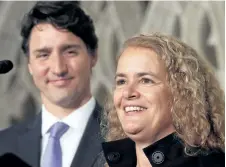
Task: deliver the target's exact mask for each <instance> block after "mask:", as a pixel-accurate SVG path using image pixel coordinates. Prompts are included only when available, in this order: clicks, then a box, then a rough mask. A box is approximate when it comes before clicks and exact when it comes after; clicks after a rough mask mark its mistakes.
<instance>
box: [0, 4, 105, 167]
mask: <svg viewBox="0 0 226 167" xmlns="http://www.w3.org/2000/svg"><path fill="white" fill-rule="evenodd" d="M21 35H22V38H23V41H22V50H23V51H24V53H25V55H26V56H27V57H28V69H29V72H30V74H31V76H32V77H33V81H34V84H35V85H36V87H37V88H38V89H39V91H40V95H41V101H42V110H41V112H40V113H39V114H38V115H37V116H36V117H35V118H34V119H31V120H28V121H27V122H24V123H22V124H20V125H16V126H12V127H10V128H8V129H6V130H3V131H1V132H0V155H4V154H6V153H12V154H13V155H15V156H17V157H19V158H20V159H21V160H22V161H24V162H25V163H27V164H28V165H30V166H32V167H38V166H41V167H70V166H71V167H91V166H92V164H93V163H94V161H95V160H96V157H97V156H98V154H99V153H100V152H101V144H100V143H101V137H100V128H99V112H100V107H99V105H98V104H97V102H96V100H95V99H94V97H93V96H92V95H91V90H90V80H91V73H92V68H93V67H94V66H95V64H96V61H97V47H98V39H97V37H96V34H95V30H94V25H93V21H92V20H91V18H90V17H89V16H88V15H86V14H85V13H84V11H83V10H82V9H81V8H80V6H79V4H78V3H77V2H69V1H66V2H60V1H58V2H48V1H47V2H44V1H43V2H37V3H36V4H35V6H34V7H33V8H32V9H31V10H30V12H29V13H27V14H26V15H25V17H24V20H23V24H22V29H21Z"/></svg>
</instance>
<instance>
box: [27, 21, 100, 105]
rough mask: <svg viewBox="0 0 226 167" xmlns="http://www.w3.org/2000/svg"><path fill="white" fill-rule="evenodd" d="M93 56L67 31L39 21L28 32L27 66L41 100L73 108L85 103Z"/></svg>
mask: <svg viewBox="0 0 226 167" xmlns="http://www.w3.org/2000/svg"><path fill="white" fill-rule="evenodd" d="M96 59H97V57H96V55H90V53H89V51H88V50H87V47H86V45H85V43H84V42H83V41H82V40H81V39H80V38H79V37H77V36H76V35H74V34H73V33H71V32H69V31H66V30H62V29H57V28H55V27H53V26H52V25H51V24H48V23H41V24H38V25H36V26H35V27H34V28H33V30H32V32H31V35H30V41H29V62H28V68H29V72H30V74H31V75H32V77H33V80H34V83H35V85H36V86H37V88H38V89H39V90H40V92H41V97H42V102H43V103H44V104H52V105H57V106H61V107H65V108H73V109H74V108H78V107H80V106H81V105H83V104H84V103H86V102H87V101H88V100H89V98H90V97H91V93H90V77H91V69H92V67H93V66H95V64H96Z"/></svg>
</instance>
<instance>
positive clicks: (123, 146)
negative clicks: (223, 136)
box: [96, 134, 225, 167]
mask: <svg viewBox="0 0 226 167" xmlns="http://www.w3.org/2000/svg"><path fill="white" fill-rule="evenodd" d="M102 147H103V153H104V154H103V155H104V157H105V160H106V161H107V163H108V165H109V166H110V167H136V163H137V162H136V151H135V143H134V142H133V141H132V140H130V139H122V140H117V141H112V142H106V143H103V144H102ZM184 150H185V149H184V145H183V143H182V141H181V140H179V139H178V138H177V137H176V136H175V135H174V134H171V135H169V136H167V137H165V138H163V139H161V140H159V141H157V142H156V143H154V144H152V145H150V146H148V147H147V148H145V149H144V153H145V154H146V156H147V157H148V159H149V162H150V163H151V165H152V167H224V166H225V154H224V153H223V152H222V151H218V150H212V151H210V152H209V153H208V154H207V153H204V152H203V151H202V152H201V151H200V149H190V150H187V153H191V152H193V153H194V152H196V153H197V154H198V155H196V156H188V155H187V154H185V153H184ZM100 159H101V158H100ZM106 161H105V162H106ZM97 164H98V163H97ZM103 164H104V160H103V157H102V160H100V161H99V164H98V165H96V166H98V167H102V166H103Z"/></svg>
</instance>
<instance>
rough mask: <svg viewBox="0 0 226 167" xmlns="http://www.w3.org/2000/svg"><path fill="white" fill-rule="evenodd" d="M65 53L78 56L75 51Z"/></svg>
mask: <svg viewBox="0 0 226 167" xmlns="http://www.w3.org/2000/svg"><path fill="white" fill-rule="evenodd" d="M67 53H68V54H70V55H78V52H77V51H75V50H70V51H68V52H67Z"/></svg>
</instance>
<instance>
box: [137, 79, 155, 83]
mask: <svg viewBox="0 0 226 167" xmlns="http://www.w3.org/2000/svg"><path fill="white" fill-rule="evenodd" d="M140 82H141V83H143V84H153V83H154V81H153V80H152V79H150V78H142V79H141V81H140Z"/></svg>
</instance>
